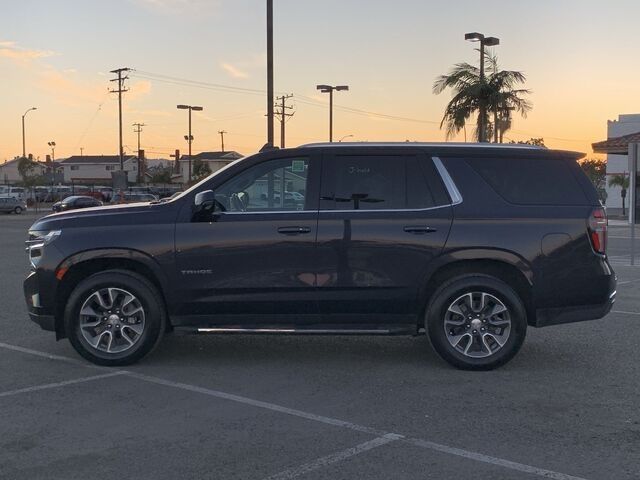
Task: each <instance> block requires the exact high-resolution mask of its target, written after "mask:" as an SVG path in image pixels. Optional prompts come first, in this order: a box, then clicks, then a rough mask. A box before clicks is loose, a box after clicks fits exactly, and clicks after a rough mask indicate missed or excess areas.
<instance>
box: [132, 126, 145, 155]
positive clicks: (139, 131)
mask: <svg viewBox="0 0 640 480" xmlns="http://www.w3.org/2000/svg"><path fill="white" fill-rule="evenodd" d="M133 127H134V128H133V133H137V134H138V152H139V151H140V134H141V133H142V127H146V125H145V124H144V123H134V124H133Z"/></svg>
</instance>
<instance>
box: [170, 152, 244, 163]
mask: <svg viewBox="0 0 640 480" xmlns="http://www.w3.org/2000/svg"><path fill="white" fill-rule="evenodd" d="M242 157H244V155H242V154H241V153H238V152H235V151H230V152H221V151H218V152H200V153H198V154H196V155H191V160H229V161H230V160H237V159H238V158H242ZM188 159H189V156H188V155H185V154H182V155H181V156H180V160H188Z"/></svg>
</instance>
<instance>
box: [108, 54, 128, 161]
mask: <svg viewBox="0 0 640 480" xmlns="http://www.w3.org/2000/svg"><path fill="white" fill-rule="evenodd" d="M129 70H131V69H130V68H126V67H125V68H117V69H115V70H111V73H115V74H116V75H118V77H117V78H112V79H111V80H110V81H111V82H118V89H117V90H110V92H111V93H117V94H118V127H119V129H118V132H119V139H120V141H119V143H118V155H119V156H120V171H123V170H124V151H123V150H122V94H123V93H124V92H127V91H128V90H129V89H128V88H124V81H125V80H127V79H128V78H129V77H128V76H125V77H123V76H122V72H128V71H129Z"/></svg>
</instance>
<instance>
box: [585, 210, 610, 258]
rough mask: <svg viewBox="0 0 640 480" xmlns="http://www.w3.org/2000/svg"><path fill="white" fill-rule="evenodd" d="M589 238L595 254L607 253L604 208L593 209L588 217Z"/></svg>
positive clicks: (605, 214)
mask: <svg viewBox="0 0 640 480" xmlns="http://www.w3.org/2000/svg"><path fill="white" fill-rule="evenodd" d="M588 231H589V238H590V239H591V246H592V247H593V250H594V251H595V252H596V253H599V254H600V255H606V253H607V213H606V211H605V209H604V208H595V209H594V210H593V211H592V212H591V215H590V216H589V228H588Z"/></svg>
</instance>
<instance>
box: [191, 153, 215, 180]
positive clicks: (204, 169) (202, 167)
mask: <svg viewBox="0 0 640 480" xmlns="http://www.w3.org/2000/svg"><path fill="white" fill-rule="evenodd" d="M209 175H211V168H209V164H208V163H206V162H203V161H202V160H200V159H199V158H196V159H195V160H194V161H193V179H194V180H200V179H201V178H204V177H208V176H209Z"/></svg>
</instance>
